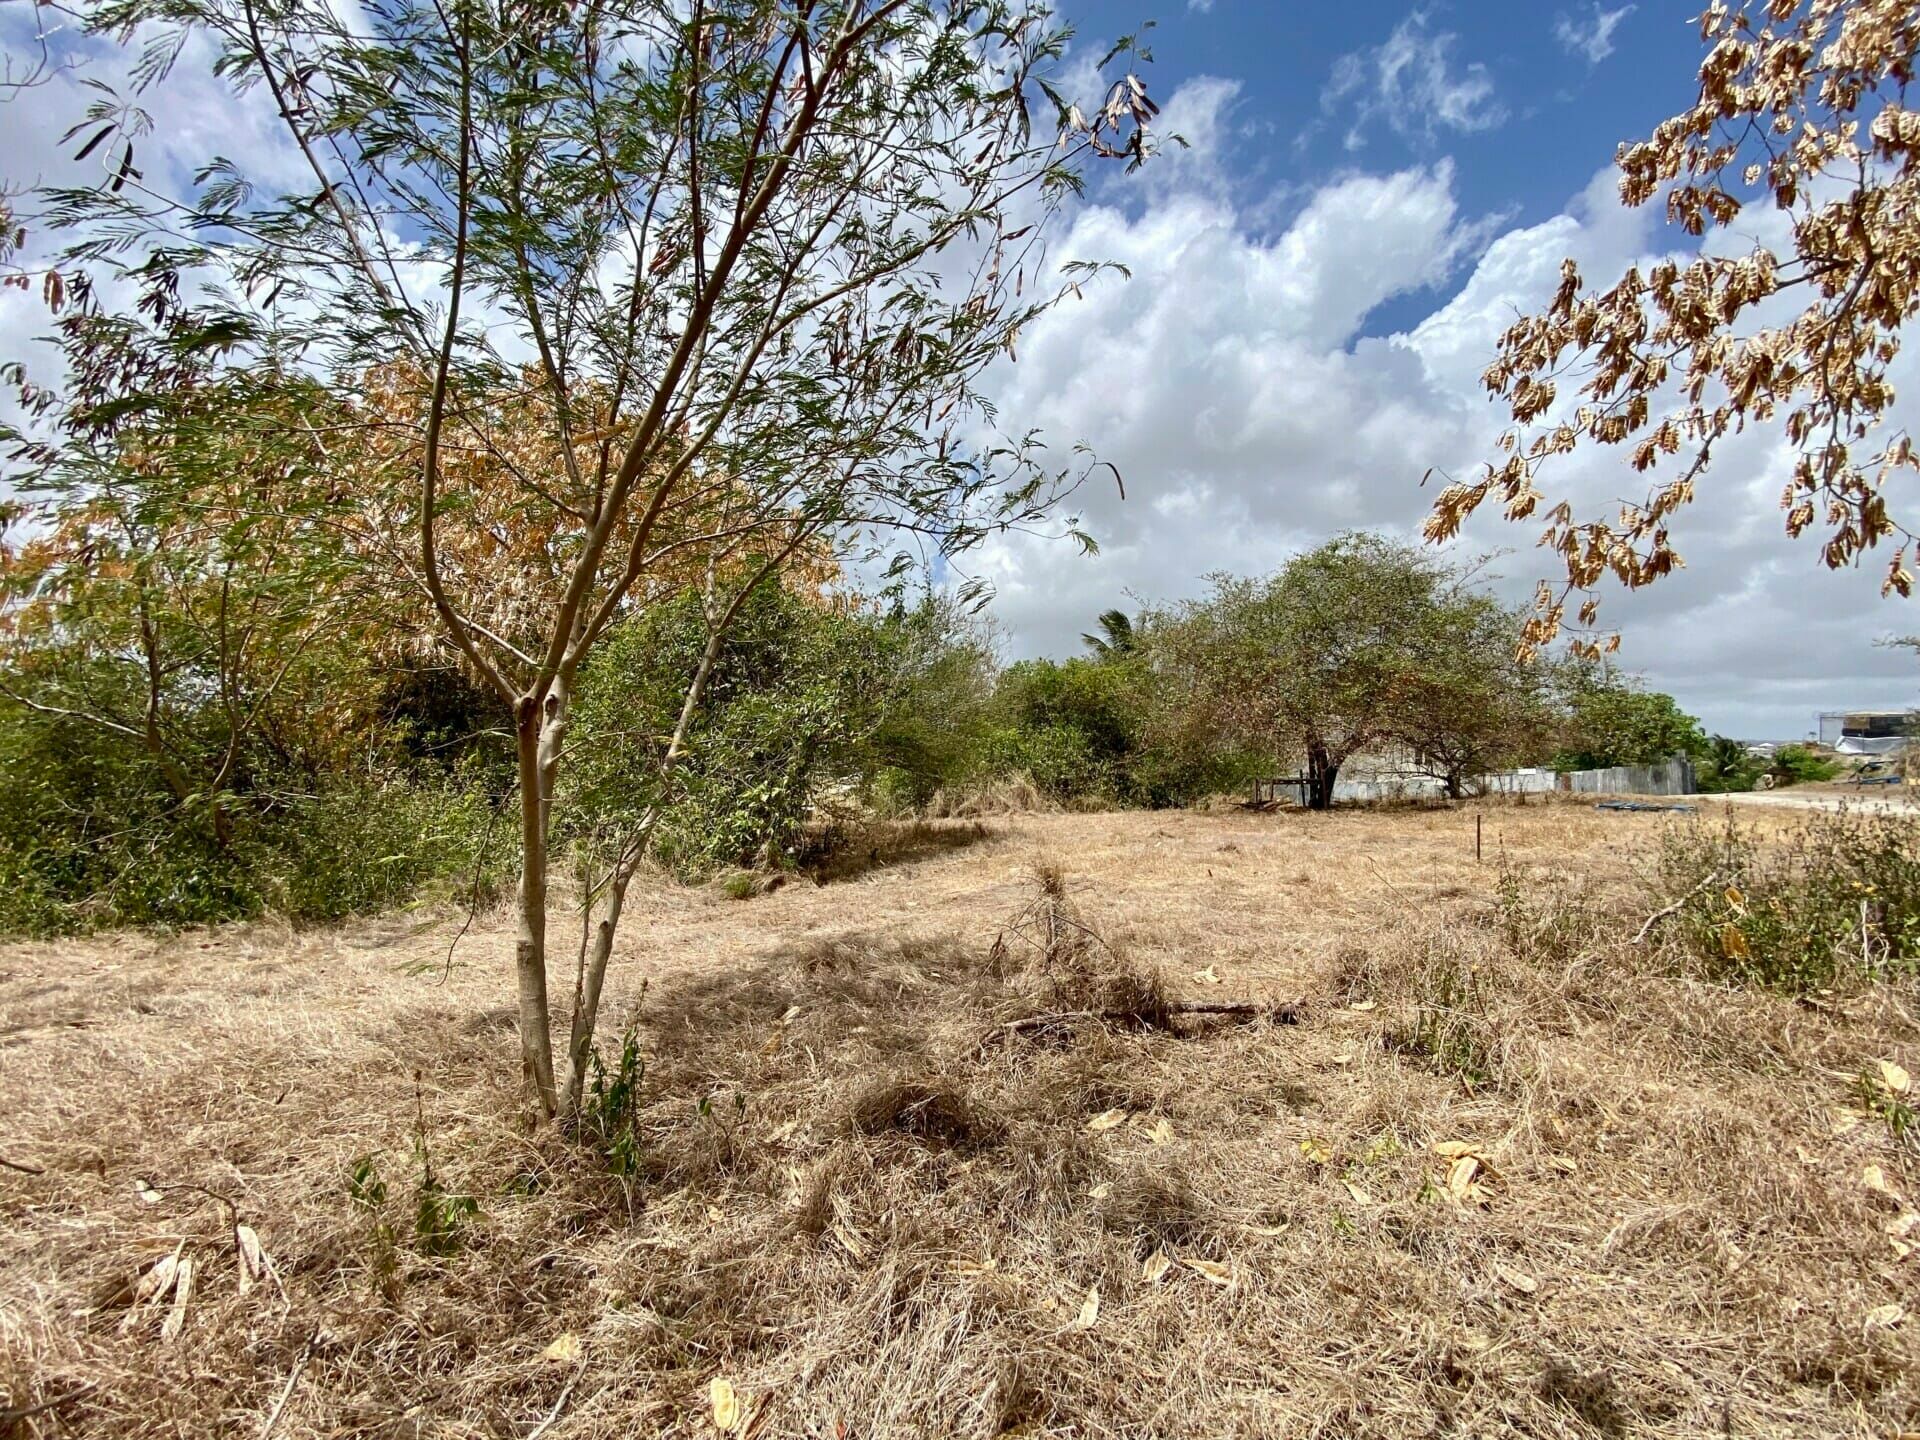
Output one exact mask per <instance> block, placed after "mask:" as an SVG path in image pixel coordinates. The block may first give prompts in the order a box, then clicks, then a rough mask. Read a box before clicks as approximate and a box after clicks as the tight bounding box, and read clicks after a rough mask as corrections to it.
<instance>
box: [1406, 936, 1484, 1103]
mask: <svg viewBox="0 0 1920 1440" xmlns="http://www.w3.org/2000/svg"><path fill="white" fill-rule="evenodd" d="M1414 998H1415V1009H1414V1016H1413V1023H1412V1024H1411V1025H1409V1026H1406V1027H1403V1028H1401V1029H1399V1030H1397V1031H1394V1032H1390V1033H1389V1035H1388V1036H1387V1043H1388V1045H1389V1046H1391V1047H1392V1048H1394V1049H1396V1050H1400V1051H1403V1052H1405V1053H1407V1054H1410V1055H1417V1056H1420V1057H1422V1058H1423V1059H1425V1060H1426V1062H1427V1064H1428V1065H1429V1066H1430V1067H1431V1068H1432V1069H1433V1070H1435V1071H1437V1072H1438V1073H1440V1074H1442V1075H1450V1076H1452V1077H1453V1078H1454V1079H1457V1080H1459V1081H1460V1083H1461V1084H1463V1085H1465V1086H1466V1087H1467V1088H1468V1089H1469V1090H1477V1089H1481V1088H1483V1087H1485V1086H1489V1085H1492V1084H1494V1083H1496V1082H1497V1081H1498V1079H1499V1073H1500V1063H1499V1053H1498V1048H1497V1044H1496V1040H1495V1037H1494V1034H1493V1028H1492V1025H1491V1022H1490V1021H1489V1020H1488V1018H1487V1008H1486V995H1485V992H1484V988H1483V986H1482V984H1481V981H1480V979H1479V977H1478V975H1477V974H1476V973H1475V971H1474V967H1473V965H1472V963H1471V962H1470V961H1468V960H1466V959H1464V958H1463V957H1461V956H1459V955H1457V954H1454V953H1451V952H1450V951H1443V952H1440V953H1436V954H1433V955H1431V956H1429V957H1428V959H1427V961H1426V963H1425V965H1424V966H1423V967H1422V968H1421V970H1420V971H1419V972H1418V973H1417V974H1416V976H1415V977H1414Z"/></svg>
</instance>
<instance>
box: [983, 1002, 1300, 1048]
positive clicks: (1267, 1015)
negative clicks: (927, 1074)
mask: <svg viewBox="0 0 1920 1440" xmlns="http://www.w3.org/2000/svg"><path fill="white" fill-rule="evenodd" d="M1305 1008H1306V1007H1305V1003H1304V1002H1302V1001H1299V1000H1288V1001H1283V1002H1281V1003H1279V1004H1271V1005H1263V1004H1257V1003H1255V1002H1253V1001H1250V1000H1172V1001H1169V1002H1168V1003H1167V1004H1166V1005H1165V1006H1164V1007H1163V1008H1162V1009H1160V1010H1159V1012H1158V1013H1160V1014H1163V1015H1226V1016H1230V1017H1232V1018H1234V1019H1239V1020H1259V1019H1262V1018H1264V1019H1268V1020H1271V1021H1272V1022H1273V1023H1274V1024H1276V1025H1298V1024H1299V1023H1300V1017H1301V1015H1302V1014H1303V1013H1304V1012H1305ZM1139 1018H1140V1015H1139V1012H1137V1011H1134V1010H1053V1011H1049V1012H1048V1013H1047V1014H1045V1015H1029V1016H1027V1017H1026V1018H1025V1019H1023V1020H1009V1021H1007V1022H1006V1024H1004V1025H996V1026H994V1027H993V1029H991V1030H989V1031H988V1032H987V1033H986V1034H985V1035H983V1036H982V1037H981V1038H980V1044H979V1047H978V1048H979V1049H982V1050H984V1049H986V1047H987V1046H989V1045H991V1044H992V1043H993V1042H994V1041H995V1040H997V1039H999V1038H1001V1037H1003V1036H1007V1035H1025V1034H1027V1033H1029V1032H1031V1031H1034V1030H1051V1029H1052V1028H1054V1027H1055V1026H1056V1025H1072V1024H1075V1023H1076V1022H1078V1021H1082V1020H1135V1021H1137V1020H1139Z"/></svg>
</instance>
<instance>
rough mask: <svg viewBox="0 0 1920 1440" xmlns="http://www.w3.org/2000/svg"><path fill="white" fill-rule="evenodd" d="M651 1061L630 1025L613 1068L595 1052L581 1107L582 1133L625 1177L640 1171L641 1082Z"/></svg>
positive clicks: (613, 1170) (620, 1175)
mask: <svg viewBox="0 0 1920 1440" xmlns="http://www.w3.org/2000/svg"><path fill="white" fill-rule="evenodd" d="M646 1073H647V1064H646V1061H645V1059H644V1058H642V1056H641V1054H640V1038H639V1036H638V1035H637V1034H636V1033H635V1031H634V1028H633V1027H632V1026H631V1025H629V1026H628V1027H627V1030H626V1033H625V1034H624V1035H622V1036H621V1037H620V1058H619V1060H618V1061H617V1062H616V1063H615V1065H614V1067H613V1069H612V1070H611V1071H609V1070H608V1069H607V1067H606V1066H605V1064H604V1063H602V1061H601V1059H600V1052H599V1051H597V1050H596V1051H594V1054H593V1076H592V1079H591V1081H590V1082H589V1083H588V1086H587V1094H586V1099H585V1101H584V1102H583V1103H582V1105H581V1107H580V1132H581V1135H582V1137H583V1138H585V1139H587V1140H588V1141H590V1142H591V1143H592V1144H593V1145H595V1146H596V1147H597V1148H598V1149H599V1151H600V1153H601V1154H602V1155H603V1156H605V1157H606V1162H607V1169H609V1170H611V1171H612V1172H613V1173H614V1174H615V1175H617V1176H619V1177H620V1178H621V1179H622V1180H629V1179H631V1178H632V1177H633V1176H635V1175H637V1174H639V1172H640V1128H639V1118H640V1085H641V1082H642V1081H643V1080H644V1079H645V1078H646Z"/></svg>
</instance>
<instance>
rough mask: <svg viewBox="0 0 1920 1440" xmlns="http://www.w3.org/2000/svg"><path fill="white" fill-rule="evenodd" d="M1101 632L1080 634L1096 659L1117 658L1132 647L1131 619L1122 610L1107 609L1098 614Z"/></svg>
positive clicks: (1126, 653) (1127, 653)
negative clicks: (1097, 633)
mask: <svg viewBox="0 0 1920 1440" xmlns="http://www.w3.org/2000/svg"><path fill="white" fill-rule="evenodd" d="M1099 625H1100V629H1101V632H1102V633H1101V634H1099V635H1082V636H1081V637H1080V638H1081V639H1082V640H1084V641H1086V642H1087V648H1088V649H1090V650H1091V651H1093V655H1094V658H1095V659H1096V660H1118V659H1119V658H1121V657H1122V656H1123V655H1131V654H1132V653H1133V649H1134V643H1135V640H1134V633H1133V621H1131V620H1129V619H1128V618H1127V613H1126V611H1124V610H1108V611H1106V612H1104V613H1103V614H1102V615H1101V616H1100V620H1099Z"/></svg>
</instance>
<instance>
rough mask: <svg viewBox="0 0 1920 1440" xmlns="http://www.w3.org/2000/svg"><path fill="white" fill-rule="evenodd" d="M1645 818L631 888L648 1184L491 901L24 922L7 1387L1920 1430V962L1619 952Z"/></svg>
mask: <svg viewBox="0 0 1920 1440" xmlns="http://www.w3.org/2000/svg"><path fill="white" fill-rule="evenodd" d="M1476 816H1478V817H1479V819H1480V820H1481V823H1482V827H1483V837H1484V838H1483V845H1484V859H1483V860H1482V861H1479V862H1476V860H1475V857H1474V824H1475V818H1476ZM1791 818H1792V817H1791V816H1789V815H1786V814H1780V815H1775V814H1772V813H1758V812H1755V813H1753V814H1750V815H1746V816H1743V820H1750V821H1752V822H1753V823H1756V824H1759V825H1762V826H1771V825H1784V824H1786V823H1788V822H1789V821H1790V820H1791ZM1702 820H1703V823H1714V821H1713V818H1712V816H1711V815H1709V816H1704V817H1702ZM1674 823H1685V822H1679V821H1676V820H1674V819H1673V818H1672V817H1669V816H1662V815H1645V814H1615V813H1601V812H1596V811H1594V810H1592V809H1591V808H1588V807H1587V806H1584V805H1578V806H1576V805H1572V804H1564V805H1552V806H1548V805H1540V804H1535V805H1531V806H1525V807H1518V808H1515V807H1511V806H1491V805H1490V806H1486V807H1481V808H1477V809H1476V808H1475V807H1465V808H1456V809H1450V810H1433V811H1422V810H1411V811H1402V812H1398V813H1392V812H1374V813H1337V814H1334V815H1330V816H1308V815H1298V814H1291V815H1262V814H1250V813H1244V812H1222V813H1216V814H1199V813H1128V814H1088V815H1024V816H1012V817H1007V818H1004V819H994V820H988V821H985V822H982V823H981V824H979V825H969V824H964V823H958V822H953V823H946V824H942V825H937V826H933V827H930V828H923V829H921V830H920V831H917V832H916V833H915V834H914V835H912V836H909V837H906V841H905V842H904V843H903V844H901V845H899V846H896V847H893V849H892V851H891V852H890V853H888V854H884V855H880V856H879V857H877V858H879V859H880V860H881V861H882V862H883V863H881V864H879V865H877V866H875V867H873V868H869V869H867V870H866V871H865V872H864V873H857V866H856V867H849V868H850V869H852V870H854V871H855V872H856V873H849V874H847V875H846V876H845V877H844V878H840V879H836V880H834V881H833V882H831V883H827V884H820V885H815V884H812V883H809V882H805V881H800V882H795V883H791V884H788V885H786V886H784V887H782V888H780V889H777V890H774V891H772V892H771V893H767V894H763V895H758V896H755V897H754V898H751V899H747V900H734V899H729V898H727V896H726V895H725V894H724V893H723V891H722V890H721V889H720V888H719V887H710V888H705V889H699V890H688V889H677V888H674V887H671V886H666V885H662V886H660V887H658V888H657V889H655V890H653V891H651V892H649V893H647V894H646V895H644V896H642V897H640V898H639V901H638V903H637V904H636V905H634V906H632V907H630V913H634V916H635V918H634V919H633V920H632V921H631V922H630V924H629V927H628V930H627V935H626V940H625V950H624V956H625V958H624V960H623V961H622V962H621V963H619V964H618V966H617V969H616V974H615V977H614V979H613V981H611V982H610V983H612V984H615V985H617V987H618V988H617V989H616V990H615V991H614V993H613V994H612V996H611V999H610V1003H609V1005H608V1007H607V1009H606V1011H605V1012H604V1013H606V1014H608V1015H610V1016H613V1017H620V1018H624V1017H629V1016H631V1017H632V1019H633V1025H634V1028H633V1032H632V1033H633V1036H634V1039H635V1042H636V1053H637V1056H638V1058H639V1059H640V1060H641V1061H642V1062H643V1063H644V1072H643V1073H642V1074H641V1076H640V1083H639V1088H638V1092H637V1094H638V1098H637V1101H636V1104H635V1108H634V1110H633V1112H632V1115H631V1120H632V1128H631V1131H630V1136H631V1139H632V1141H633V1149H632V1163H631V1165H630V1166H629V1167H628V1173H626V1174H624V1175H620V1174H615V1173H612V1172H611V1171H610V1170H609V1168H608V1166H607V1165H606V1164H605V1163H604V1162H603V1161H602V1160H601V1159H600V1158H599V1156H598V1154H597V1153H596V1152H594V1151H592V1150H590V1149H588V1148H586V1147H582V1146H578V1145H573V1144H569V1143H566V1142H564V1141H560V1140H557V1139H555V1138H553V1137H551V1136H542V1135H532V1134H529V1133H528V1132H527V1131H526V1129H525V1128H524V1127H523V1126H522V1125H521V1124H520V1123H519V1121H518V1119H517V1116H516V1103H515V1088H516V1083H517V1079H518V1075H517V1049H516V1046H515V1044H514V1042H513V1038H512V1029H511V1025H512V1017H511V1012H510V1010H509V1009H508V1008H507V1007H508V1005H509V1004H510V1001H511V994H512V986H511V979H510V976H509V973H508V968H507V967H508V958H507V957H508V951H509V948H510V938H509V933H508V930H507V928H506V923H505V920H504V918H503V917H498V916H495V917H489V916H484V915H483V916H482V917H480V919H479V921H478V922H477V923H476V924H475V925H474V927H473V928H472V930H471V931H470V932H469V933H467V935H466V936H465V938H464V939H463V940H461V942H460V944H459V945H458V947H457V949H456V950H455V952H454V955H453V962H452V965H451V967H450V969H449V968H446V967H445V962H446V958H447V955H448V948H449V943H450V942H451V940H452V939H453V937H454V935H455V933H456V931H457V930H458V929H459V923H460V920H461V919H462V918H463V917H460V916H455V915H447V914H443V913H437V912H436V913H432V914H424V913H423V914H413V915H395V916H388V917H384V918H381V919H377V920H370V921H365V922H360V923H356V924H351V925H347V926H343V927H340V928H338V929H332V930H326V931H319V932H309V933H298V934H296V933H291V932H289V931H288V930H286V929H285V928H284V927H276V926H273V925H270V924H258V925H246V926H236V927H232V928H227V929H222V930H219V931H215V932H210V933H195V934H188V935H182V936H177V937H170V938H154V937H138V936H113V937H104V938H100V939H95V940H89V941H79V942H57V943H46V944H19V945H11V946H7V947H4V948H0V1102H3V1103H4V1107H5V1108H4V1115H5V1120H4V1123H0V1159H3V1160H4V1161H5V1162H6V1163H5V1167H4V1168H0V1206H3V1207H4V1212H3V1213H4V1223H0V1411H3V1414H4V1418H0V1435H4V1434H6V1433H8V1432H9V1431H10V1432H11V1433H12V1434H15V1435H20V1436H56V1435H94V1436H124V1437H152V1436H200V1435H234V1436H262V1435H266V1436H269V1437H282V1440H292V1437H303V1436H329V1437H334V1436H368V1437H373V1436H381V1437H401V1436H406V1437H514V1440H534V1437H540V1436H544V1437H551V1440H565V1437H612V1436H630V1435H632V1436H668V1435H684V1436H698V1435H714V1434H716V1433H719V1429H717V1427H723V1428H725V1429H726V1430H727V1431H728V1432H730V1433H733V1434H737V1435H749V1436H750V1435H759V1436H765V1437H775V1436H788V1435H792V1436H821V1437H850V1440H864V1437H888V1436H907V1435H912V1436H920V1435H925V1436H946V1435H963V1436H992V1435H998V1434H1027V1435H1057V1436H1075V1437H1108V1436H1139V1437H1147V1436H1166V1435H1203V1436H1229V1435H1232V1436H1276V1437H1277V1436H1289V1437H1299V1436H1460V1437H1467V1436H1487V1437H1491V1436H1500V1435H1513V1434H1518V1435H1530V1436H1616V1435H1642V1434H1646V1435H1673V1436H1681V1435H1689V1436H1690V1435H1709V1434H1710V1435H1739V1436H1782V1437H1784V1436H1821V1435H1845V1436H1894V1435H1897V1434H1900V1433H1901V1432H1903V1431H1917V1430H1920V1256H1916V1255H1915V1254H1914V1253H1913V1251H1912V1250H1911V1249H1910V1248H1909V1244H1910V1243H1911V1244H1912V1245H1914V1246H1920V1228H1915V1227H1916V1225H1917V1222H1916V1217H1915V1214H1914V1210H1915V1206H1916V1205H1920V1151H1916V1149H1915V1148H1914V1141H1913V1138H1912V1137H1909V1138H1908V1139H1907V1140H1906V1141H1904V1142H1903V1141H1902V1140H1900V1139H1899V1138H1897V1137H1896V1135H1895V1134H1894V1133H1893V1131H1892V1129H1891V1128H1890V1127H1889V1126H1888V1125H1887V1124H1886V1123H1883V1117H1881V1116H1878V1115H1875V1114H1867V1113H1863V1112H1862V1110H1861V1109H1860V1107H1859V1099H1858V1086H1857V1082H1856V1080H1855V1077H1856V1076H1857V1075H1858V1074H1859V1073H1860V1072H1861V1071H1862V1070H1863V1069H1864V1068H1868V1067H1872V1066H1873V1065H1874V1064H1875V1063H1876V1061H1878V1060H1881V1059H1886V1060H1891V1061H1895V1062H1897V1063H1899V1064H1901V1065H1904V1066H1906V1067H1908V1068H1910V1069H1911V1068H1920V1024H1917V1022H1916V1014H1915V1002H1914V995H1913V992H1912V991H1911V990H1910V989H1895V988H1892V987H1885V986H1883V987H1878V988H1873V989H1867V990H1862V991H1859V992H1857V993H1846V994H1835V995H1831V996H1820V997H1815V998H1814V999H1813V1000H1811V1001H1809V1002H1794V1001H1790V1000H1786V999H1782V998H1778V997H1774V996H1770V995H1768V994H1765V993H1761V992H1758V991H1753V990H1736V989H1730V988H1726V987H1722V986H1717V985H1711V984H1707V983H1705V982H1703V981H1700V980H1698V979H1693V978H1688V977H1687V976H1686V975H1685V974H1684V973H1682V972H1681V971H1680V970H1678V969H1677V968H1676V966H1675V965H1674V964H1673V963H1672V961H1671V958H1670V957H1668V956H1666V955H1665V953H1664V952H1663V950H1662V949H1661V936H1662V933H1663V932H1662V930H1661V928H1660V927H1659V926H1658V924H1657V923H1656V925H1655V927H1654V928H1653V929H1652V931H1651V932H1650V938H1649V941H1648V943H1645V944H1640V945H1635V944H1634V943H1632V942H1633V940H1634V936H1635V933H1636V932H1637V931H1638V930H1639V929H1640V928H1641V925H1642V922H1644V921H1645V920H1646V918H1647V913H1648V911H1649V909H1650V908H1651V907H1650V905H1649V902H1648V901H1647V900H1646V899H1645V898H1644V896H1643V894H1642V893H1641V891H1642V889H1643V887H1641V886H1640V885H1638V884H1636V882H1635V876H1636V873H1638V872H1639V871H1643V870H1644V869H1645V867H1646V866H1647V865H1648V864H1649V863H1650V860H1649V856H1650V847H1652V846H1653V845H1654V844H1655V843H1656V841H1657V837H1658V835H1659V832H1660V830H1661V828H1662V827H1663V826H1665V825H1669V824H1674ZM856 858H858V857H856ZM1503 885H1504V886H1505V888H1506V890H1507V892H1508V894H1509V897H1510V899H1511V897H1513V896H1515V895H1517V896H1518V897H1520V898H1519V902H1518V903H1508V904H1507V905H1505V906H1503V905H1502V904H1501V900H1500V896H1501V891H1502V888H1503ZM1050 888H1051V890H1052V891H1053V892H1055V893H1053V894H1050V893H1048V892H1049V889H1050ZM996 942H998V943H996ZM643 982H644V985H645V990H644V995H643V993H642V984H643ZM557 988H558V987H557ZM1182 1002H1250V1003H1251V1004H1252V1005H1253V1006H1254V1007H1255V1009H1256V1011H1257V1012H1258V1013H1256V1014H1254V1015H1253V1016H1251V1017H1247V1016H1242V1015H1237V1014H1219V1015H1200V1014H1187V1013H1182V1012H1181V1011H1180V1009H1179V1006H1180V1005H1181V1003H1182ZM1276 1007H1283V1008H1276ZM1075 1011H1089V1012H1099V1013H1098V1014H1094V1015H1091V1016H1083V1017H1081V1018H1066V1019H1059V1020H1055V1021H1052V1022H1044V1023H1034V1024H1029V1025H1026V1026H1024V1027H1018V1028H1008V1022H1012V1021H1019V1020H1023V1019H1025V1020H1031V1019H1032V1018H1033V1017H1036V1016H1042V1015H1046V1014H1050V1013H1058V1012H1075ZM618 1048H619V1037H618V1036H617V1035H609V1036H608V1037H607V1038H606V1040H605V1041H604V1042H603V1050H605V1051H606V1052H607V1053H608V1056H609V1059H612V1057H613V1055H614V1054H615V1053H616V1052H617V1050H618ZM429 1175H430V1176H431V1183H427V1177H428V1176H429ZM356 1176H357V1178H356ZM468 1200H470V1201H471V1204H467V1203H465V1202H466V1201H468ZM254 1237H257V1241H258V1245H259V1247H260V1250H261V1251H263V1252H264V1257H265V1261H266V1263H265V1264H256V1263H255V1256H256V1252H255V1251H254V1249H253V1248H252V1245H253V1239H254ZM163 1282H165V1283H163Z"/></svg>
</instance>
